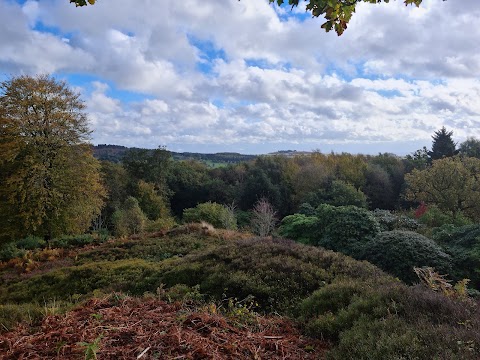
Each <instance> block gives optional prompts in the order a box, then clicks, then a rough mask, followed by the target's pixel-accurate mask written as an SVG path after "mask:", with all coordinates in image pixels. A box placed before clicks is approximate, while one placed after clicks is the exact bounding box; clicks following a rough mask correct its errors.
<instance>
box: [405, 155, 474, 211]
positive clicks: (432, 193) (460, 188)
mask: <svg viewBox="0 0 480 360" xmlns="http://www.w3.org/2000/svg"><path fill="white" fill-rule="evenodd" d="M405 180H406V182H407V186H408V189H407V194H406V195H407V196H406V197H407V200H411V201H424V202H425V203H427V204H435V205H437V206H438V207H439V208H440V209H441V210H443V211H445V212H448V213H451V214H452V216H453V217H454V218H456V217H457V215H458V214H459V213H460V212H463V213H465V214H466V215H467V216H469V217H470V218H472V219H479V218H480V159H476V158H461V157H458V156H455V157H448V158H444V159H440V160H434V161H433V164H432V166H431V167H428V168H426V169H425V170H418V169H415V170H413V171H412V172H411V173H410V174H407V175H406V176H405Z"/></svg>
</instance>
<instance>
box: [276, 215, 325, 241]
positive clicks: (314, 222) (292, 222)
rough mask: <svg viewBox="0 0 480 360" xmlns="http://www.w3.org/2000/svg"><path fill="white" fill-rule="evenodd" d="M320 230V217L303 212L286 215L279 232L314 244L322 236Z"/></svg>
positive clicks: (296, 239) (287, 236)
mask: <svg viewBox="0 0 480 360" xmlns="http://www.w3.org/2000/svg"><path fill="white" fill-rule="evenodd" d="M317 231H318V218H317V217H316V216H307V215H303V214H294V215H288V216H285V217H284V218H283V219H282V221H281V223H280V227H279V228H278V234H279V235H280V236H283V237H285V238H287V239H294V240H295V241H298V242H300V243H302V244H310V245H314V244H315V243H316V239H318V238H320V237H321V234H320V233H317Z"/></svg>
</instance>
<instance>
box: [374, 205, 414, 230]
mask: <svg viewBox="0 0 480 360" xmlns="http://www.w3.org/2000/svg"><path fill="white" fill-rule="evenodd" d="M372 214H373V216H374V217H375V219H377V221H378V223H379V224H380V228H381V230H382V231H392V230H411V231H415V230H417V229H418V228H420V226H421V224H419V223H418V221H416V220H415V219H412V218H411V217H408V216H406V215H398V214H395V213H393V212H391V211H390V210H381V209H375V210H374V211H372Z"/></svg>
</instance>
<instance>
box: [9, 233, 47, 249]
mask: <svg viewBox="0 0 480 360" xmlns="http://www.w3.org/2000/svg"><path fill="white" fill-rule="evenodd" d="M16 245H17V248H19V249H25V250H35V249H41V248H43V247H45V245H46V242H45V240H43V239H42V238H41V237H38V236H33V235H31V236H27V237H26V238H23V239H20V240H18V241H17V242H16Z"/></svg>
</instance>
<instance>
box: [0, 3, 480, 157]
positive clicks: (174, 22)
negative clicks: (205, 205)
mask: <svg viewBox="0 0 480 360" xmlns="http://www.w3.org/2000/svg"><path fill="white" fill-rule="evenodd" d="M479 18H480V1H479V0H447V1H441V0H424V1H423V3H422V5H421V6H420V8H415V7H412V6H408V7H406V6H405V5H404V4H403V1H401V0H397V1H392V2H390V3H389V4H364V3H362V4H359V5H358V6H357V10H356V13H355V14H354V15H353V18H352V20H351V22H350V24H349V26H348V29H347V30H346V32H345V33H344V34H343V35H342V36H340V37H339V36H337V35H336V34H335V33H334V32H330V33H325V32H324V30H323V29H321V28H320V26H321V24H322V23H323V21H322V20H323V19H321V18H312V17H311V15H310V13H306V12H305V4H304V3H303V4H301V6H299V7H298V8H295V9H293V10H292V9H291V8H290V7H288V6H284V7H283V6H282V7H278V6H276V5H270V4H269V3H268V0H241V1H238V0H203V1H200V0H183V1H178V0H161V1H160V0H157V1H154V0H97V3H96V4H95V5H94V6H88V7H83V8H75V6H74V5H72V4H70V3H69V1H68V0H39V1H33V0H28V1H14V0H0V80H6V79H8V78H10V77H12V76H16V75H21V74H31V75H34V74H45V73H48V74H51V75H52V76H54V77H55V78H57V79H60V80H65V81H67V83H68V84H69V85H70V86H71V87H72V88H74V89H75V90H76V91H77V92H79V93H80V94H81V97H82V99H83V100H84V101H85V104H86V106H87V107H86V112H87V113H88V118H89V122H90V128H91V130H92V131H93V132H92V136H91V142H92V143H93V144H116V145H123V146H128V147H132V146H135V147H142V148H156V147H158V146H166V147H167V149H169V150H172V151H180V152H183V151H193V152H202V153H214V152H240V153H245V154H261V153H269V152H274V151H277V150H298V151H312V150H320V151H321V152H325V153H327V152H330V151H335V152H351V153H364V154H377V153H379V152H382V153H383V152H389V153H394V154H398V155H405V154H409V153H412V152H414V151H415V150H417V149H419V148H421V147H423V146H427V147H430V146H431V143H432V139H431V136H432V135H433V133H434V132H435V131H436V130H439V129H440V128H441V127H442V126H445V127H446V128H447V129H448V130H453V132H454V134H453V138H454V140H455V141H457V142H459V143H461V142H462V141H464V140H465V139H466V138H467V137H469V136H470V137H471V136H473V137H477V138H480V41H479V39H480V26H478V19H479Z"/></svg>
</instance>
